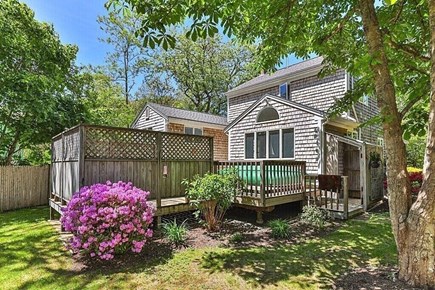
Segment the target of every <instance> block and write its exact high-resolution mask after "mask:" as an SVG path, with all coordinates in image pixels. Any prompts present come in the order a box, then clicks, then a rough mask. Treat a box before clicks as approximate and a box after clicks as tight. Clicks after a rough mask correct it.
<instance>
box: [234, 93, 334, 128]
mask: <svg viewBox="0 0 435 290" xmlns="http://www.w3.org/2000/svg"><path fill="white" fill-rule="evenodd" d="M265 99H270V100H274V101H276V102H279V103H282V104H284V105H287V106H290V107H293V108H296V109H299V110H302V111H305V112H308V113H311V114H313V115H316V116H319V117H325V116H326V113H325V112H323V111H320V110H317V109H315V108H311V107H309V106H306V105H303V104H300V103H297V102H293V101H290V100H287V99H283V98H281V97H277V96H273V95H269V94H266V95H264V96H263V97H262V98H261V99H258V100H257V101H256V102H255V103H253V104H252V105H251V106H249V108H247V109H246V110H245V111H244V112H243V113H242V114H240V115H239V116H238V117H237V118H235V119H234V120H233V121H232V122H231V123H230V124H229V125H228V126H227V127H225V132H228V130H230V129H231V128H232V127H234V126H235V125H236V124H237V123H239V122H240V121H241V120H242V119H243V118H245V117H246V115H248V114H249V113H250V112H251V111H252V110H254V109H255V108H256V107H257V106H258V105H259V104H261V103H262V102H263V101H264V100H265Z"/></svg>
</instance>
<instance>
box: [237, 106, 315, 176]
mask: <svg viewBox="0 0 435 290" xmlns="http://www.w3.org/2000/svg"><path fill="white" fill-rule="evenodd" d="M268 103H269V105H272V106H273V107H274V108H275V109H276V110H277V111H278V113H279V115H280V119H279V120H277V121H273V122H267V123H264V124H257V123H256V117H257V114H258V112H259V111H260V110H261V109H263V108H264V107H265V106H266V105H267V104H266V101H263V102H262V103H260V104H259V105H258V106H257V107H256V108H254V109H253V110H252V112H251V113H249V114H248V115H247V116H245V118H243V119H242V120H240V121H239V123H237V124H236V125H235V126H234V127H233V128H232V129H231V130H230V134H229V136H230V138H229V144H230V159H232V160H240V159H244V150H245V148H244V142H245V134H246V133H252V132H259V131H269V130H276V129H286V128H294V130H295V131H294V132H295V159H296V160H302V161H306V162H307V171H308V172H317V170H318V168H319V164H320V141H319V139H318V138H317V137H316V136H318V133H317V134H316V128H319V124H318V120H317V119H318V117H316V116H314V115H313V114H311V113H307V112H305V111H301V110H298V109H295V108H292V107H289V106H287V105H283V104H281V103H277V102H275V101H273V100H268Z"/></svg>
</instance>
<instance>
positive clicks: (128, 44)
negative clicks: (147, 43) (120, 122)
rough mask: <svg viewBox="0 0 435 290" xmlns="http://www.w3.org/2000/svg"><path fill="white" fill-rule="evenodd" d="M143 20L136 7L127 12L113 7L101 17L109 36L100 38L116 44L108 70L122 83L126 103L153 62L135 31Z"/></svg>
mask: <svg viewBox="0 0 435 290" xmlns="http://www.w3.org/2000/svg"><path fill="white" fill-rule="evenodd" d="M142 20H143V17H141V16H140V15H138V14H137V13H135V12H133V11H130V12H129V13H124V14H123V15H118V14H116V13H114V12H113V11H110V12H109V13H108V15H107V16H99V17H98V20H97V21H98V23H99V24H100V25H101V29H102V30H103V31H104V32H105V33H106V38H103V39H100V40H101V41H102V42H105V43H107V44H109V45H111V46H112V47H113V50H112V51H111V52H109V53H108V54H107V56H106V65H105V66H104V67H103V68H104V69H105V71H106V72H105V74H107V75H109V76H110V77H111V79H112V80H113V81H115V82H117V83H118V84H119V85H120V86H121V88H122V94H123V95H124V99H125V102H126V103H128V102H129V101H130V99H131V97H132V91H133V90H134V89H135V86H136V79H137V78H138V77H139V76H141V75H143V74H144V73H145V72H146V68H147V66H148V65H149V59H148V53H147V50H146V49H145V47H144V46H143V45H142V43H141V41H140V40H138V39H137V37H136V35H135V32H136V31H137V30H138V29H139V28H140V26H141V22H142Z"/></svg>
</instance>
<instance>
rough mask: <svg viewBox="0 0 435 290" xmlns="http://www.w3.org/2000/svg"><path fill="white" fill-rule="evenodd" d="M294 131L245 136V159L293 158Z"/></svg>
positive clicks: (274, 131)
mask: <svg viewBox="0 0 435 290" xmlns="http://www.w3.org/2000/svg"><path fill="white" fill-rule="evenodd" d="M294 156H295V142H294V129H293V128H289V129H283V130H273V131H264V132H257V133H248V134H245V158H246V159H254V158H256V159H268V158H294Z"/></svg>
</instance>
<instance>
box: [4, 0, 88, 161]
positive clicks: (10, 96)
mask: <svg viewBox="0 0 435 290" xmlns="http://www.w3.org/2000/svg"><path fill="white" fill-rule="evenodd" d="M0 31H1V41H0V159H1V162H2V163H6V164H10V163H11V162H12V156H13V154H14V153H16V152H17V151H19V150H20V149H22V148H26V147H28V146H30V145H31V144H38V143H43V142H48V141H49V140H50V139H51V137H52V136H53V135H55V134H57V133H59V132H61V131H62V130H64V129H65V127H69V126H72V125H74V124H76V123H79V122H81V121H82V120H84V118H85V110H84V107H83V105H82V103H81V98H82V96H83V95H82V93H83V92H82V88H81V85H80V82H81V80H80V76H79V75H78V70H77V68H76V67H75V66H74V60H75V57H76V53H77V47H76V46H73V45H64V44H62V43H61V42H60V40H59V36H58V35H57V33H56V32H55V31H54V29H53V26H52V25H50V24H47V23H41V22H38V21H36V20H35V19H34V13H33V11H31V10H30V9H29V8H28V7H27V6H26V5H25V4H21V3H20V2H18V1H16V0H5V1H2V2H1V5H0Z"/></svg>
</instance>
